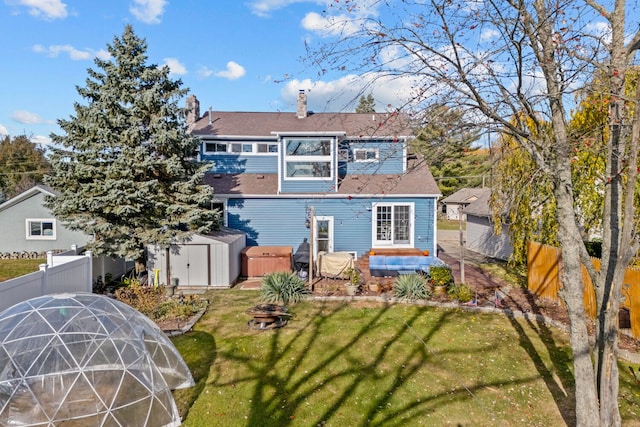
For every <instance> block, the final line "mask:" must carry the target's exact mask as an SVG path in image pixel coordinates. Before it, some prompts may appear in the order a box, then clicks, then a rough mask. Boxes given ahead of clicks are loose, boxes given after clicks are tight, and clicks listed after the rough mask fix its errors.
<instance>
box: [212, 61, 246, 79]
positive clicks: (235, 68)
mask: <svg viewBox="0 0 640 427" xmlns="http://www.w3.org/2000/svg"><path fill="white" fill-rule="evenodd" d="M245 74H246V70H245V69H244V67H243V66H242V65H240V64H238V63H237V62H234V61H229V62H227V69H226V70H224V71H218V72H217V73H215V75H216V76H217V77H223V78H225V79H229V80H236V79H239V78H240V77H242V76H244V75H245Z"/></svg>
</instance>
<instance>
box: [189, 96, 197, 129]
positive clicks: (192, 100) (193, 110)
mask: <svg viewBox="0 0 640 427" xmlns="http://www.w3.org/2000/svg"><path fill="white" fill-rule="evenodd" d="M186 109H187V129H188V130H189V131H191V130H192V129H193V127H194V126H195V125H196V122H197V121H198V119H199V118H200V101H198V98H196V96H195V95H191V96H188V97H187V105H186Z"/></svg>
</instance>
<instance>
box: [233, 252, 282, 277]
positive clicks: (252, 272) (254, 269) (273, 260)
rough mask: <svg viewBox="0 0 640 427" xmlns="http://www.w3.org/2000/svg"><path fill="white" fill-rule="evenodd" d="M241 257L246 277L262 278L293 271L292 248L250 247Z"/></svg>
mask: <svg viewBox="0 0 640 427" xmlns="http://www.w3.org/2000/svg"><path fill="white" fill-rule="evenodd" d="M240 256H241V257H242V275H243V276H244V277H261V276H264V275H265V274H269V273H274V272H276V271H291V270H292V268H291V258H292V256H293V247H292V246H248V247H246V248H244V249H243V250H242V252H241V255H240Z"/></svg>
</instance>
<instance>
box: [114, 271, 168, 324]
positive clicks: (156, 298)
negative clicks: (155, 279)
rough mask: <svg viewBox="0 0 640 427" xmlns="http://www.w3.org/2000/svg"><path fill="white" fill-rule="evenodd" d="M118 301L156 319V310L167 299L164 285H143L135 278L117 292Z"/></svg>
mask: <svg viewBox="0 0 640 427" xmlns="http://www.w3.org/2000/svg"><path fill="white" fill-rule="evenodd" d="M115 297H116V299H117V300H118V301H122V302H124V303H125V304H127V305H129V306H131V307H133V308H135V309H136V310H138V311H139V312H140V313H142V314H144V315H145V316H147V317H149V318H151V319H154V312H155V311H156V309H157V307H158V306H159V305H160V304H161V303H162V302H163V301H164V300H165V298H166V292H165V290H164V286H158V287H154V286H142V285H141V284H140V282H139V281H137V280H135V279H133V280H131V281H130V282H129V284H128V285H127V286H125V287H122V288H120V289H118V290H117V291H116V292H115Z"/></svg>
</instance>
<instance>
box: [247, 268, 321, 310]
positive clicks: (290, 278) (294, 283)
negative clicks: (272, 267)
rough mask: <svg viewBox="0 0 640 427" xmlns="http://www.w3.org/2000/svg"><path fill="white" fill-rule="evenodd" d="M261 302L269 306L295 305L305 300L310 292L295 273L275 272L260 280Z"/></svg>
mask: <svg viewBox="0 0 640 427" xmlns="http://www.w3.org/2000/svg"><path fill="white" fill-rule="evenodd" d="M260 290H261V292H262V300H263V301H265V302H267V303H271V304H282V305H289V304H295V303H297V302H299V301H301V300H303V299H304V298H306V297H307V296H308V295H309V294H311V291H310V290H309V288H308V287H307V284H306V282H305V281H304V280H302V279H301V278H299V277H298V275H297V274H296V273H290V272H286V271H277V272H274V273H269V274H267V275H266V276H264V277H263V278H262V286H261V288H260Z"/></svg>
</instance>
